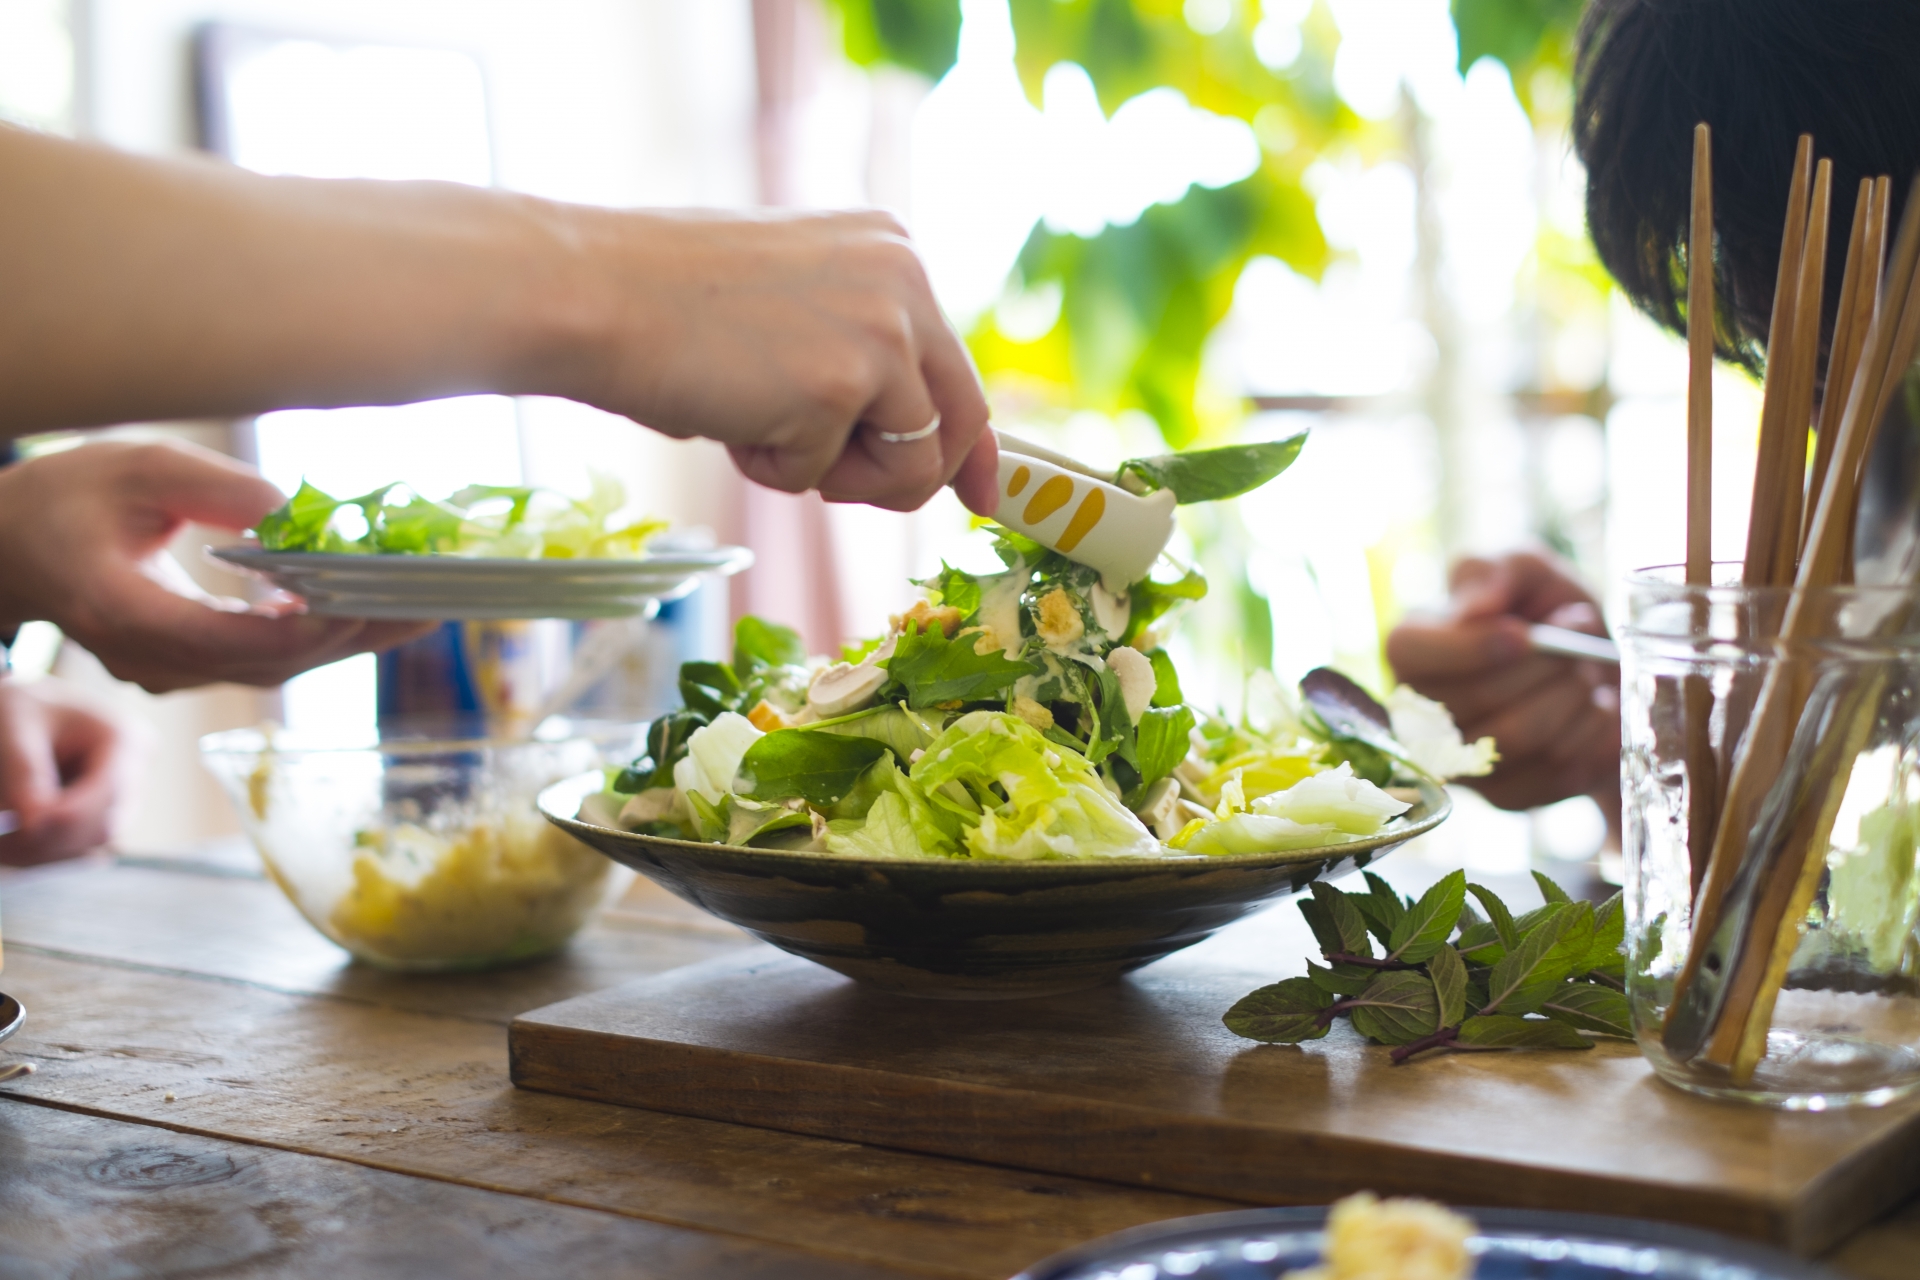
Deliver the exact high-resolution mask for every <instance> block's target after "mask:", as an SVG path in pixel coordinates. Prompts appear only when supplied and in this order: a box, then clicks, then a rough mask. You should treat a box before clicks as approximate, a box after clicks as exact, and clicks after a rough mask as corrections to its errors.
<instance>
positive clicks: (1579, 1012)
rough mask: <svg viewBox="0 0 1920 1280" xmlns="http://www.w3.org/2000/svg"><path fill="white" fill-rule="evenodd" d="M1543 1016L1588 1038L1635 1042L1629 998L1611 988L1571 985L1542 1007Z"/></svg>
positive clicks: (1545, 1002)
mask: <svg viewBox="0 0 1920 1280" xmlns="http://www.w3.org/2000/svg"><path fill="white" fill-rule="evenodd" d="M1540 1012H1541V1013H1544V1014H1545V1015H1547V1017H1549V1018H1552V1019H1553V1020H1554V1021H1556V1022H1564V1023H1566V1024H1567V1025H1568V1026H1570V1027H1573V1028H1576V1029H1577V1030H1580V1031H1584V1032H1586V1033H1587V1034H1588V1035H1592V1036H1618V1037H1619V1038H1620V1039H1622V1040H1631V1039H1633V1012H1632V1009H1631V1008H1630V1007H1629V1006H1628V1004H1627V998H1626V996H1624V995H1622V994H1621V993H1620V992H1618V991H1615V990H1613V989H1612V988H1611V987H1599V986H1595V985H1594V984H1592V983H1590V982H1569V983H1567V984H1565V985H1564V986H1561V987H1559V988H1558V989H1557V990H1555V991H1554V992H1553V994H1551V995H1549V996H1548V997H1547V998H1546V1000H1545V1001H1544V1002H1542V1003H1541V1005H1540Z"/></svg>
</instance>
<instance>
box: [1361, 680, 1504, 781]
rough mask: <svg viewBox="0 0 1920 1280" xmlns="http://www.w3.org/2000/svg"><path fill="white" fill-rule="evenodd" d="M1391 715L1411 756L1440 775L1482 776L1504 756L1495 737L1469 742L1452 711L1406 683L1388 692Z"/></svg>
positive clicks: (1397, 734) (1399, 739)
mask: <svg viewBox="0 0 1920 1280" xmlns="http://www.w3.org/2000/svg"><path fill="white" fill-rule="evenodd" d="M1387 716H1388V718H1389V719H1391V720H1392V721H1393V737H1394V740H1395V741H1396V742H1398V743H1399V744H1400V746H1401V747H1402V749H1404V750H1405V751H1406V753H1407V758H1408V759H1410V760H1412V761H1413V762H1414V763H1415V764H1417V765H1419V766H1420V767H1421V768H1422V769H1425V770H1426V771H1427V772H1428V773H1430V774H1432V775H1433V776H1434V777H1436V778H1482V777H1485V776H1486V775H1487V774H1489V773H1492V772H1493V766H1494V764H1495V763H1496V762H1498V761H1499V759H1500V753H1499V752H1498V751H1496V750H1495V749H1494V743H1493V739H1492V738H1482V739H1480V740H1479V741H1478V742H1474V743H1468V742H1467V741H1466V740H1465V739H1464V738H1462V737H1461V736H1460V726H1458V725H1456V724H1455V723H1454V722H1453V713H1452V712H1450V711H1448V710H1447V709H1446V707H1445V706H1444V705H1443V704H1441V703H1438V702H1435V701H1434V700H1433V699H1432V698H1423V697H1421V696H1420V695H1419V694H1417V693H1415V692H1414V691H1413V690H1412V689H1411V688H1409V687H1408V686H1406V685H1404V684H1403V685H1400V686H1398V687H1397V688H1395V689H1394V691H1393V692H1392V693H1390V694H1388V695H1387Z"/></svg>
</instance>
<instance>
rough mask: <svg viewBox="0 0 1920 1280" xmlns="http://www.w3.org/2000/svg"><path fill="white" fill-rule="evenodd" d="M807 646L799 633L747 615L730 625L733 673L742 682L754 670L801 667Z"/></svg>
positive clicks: (804, 660)
mask: <svg viewBox="0 0 1920 1280" xmlns="http://www.w3.org/2000/svg"><path fill="white" fill-rule="evenodd" d="M806 665H807V646H806V643H805V642H804V641H802V640H801V639H800V633H799V632H798V631H795V630H794V629H793V628H792V627H783V626H781V625H780V624H779V623H777V622H768V621H767V620H766V619H765V618H756V617H754V616H753V615H752V614H747V615H746V616H745V617H743V618H741V619H740V621H738V622H736V623H735V624H734V626H733V670H734V672H735V674H737V675H739V676H740V677H742V678H743V679H744V678H745V676H746V675H747V673H748V672H749V671H751V670H753V669H754V668H755V667H804V666H806Z"/></svg>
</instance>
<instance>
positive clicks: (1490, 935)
mask: <svg viewBox="0 0 1920 1280" xmlns="http://www.w3.org/2000/svg"><path fill="white" fill-rule="evenodd" d="M1453 945H1454V948H1455V949H1456V950H1458V951H1459V952H1460V958H1461V959H1463V960H1465V961H1467V962H1468V963H1469V964H1477V965H1495V964H1499V963H1500V961H1501V960H1502V959H1504V958H1505V957H1506V954H1507V949H1506V947H1504V946H1503V945H1501V942H1500V931H1499V930H1498V929H1497V928H1496V927H1495V926H1494V923H1493V921H1491V920H1481V921H1478V922H1477V923H1475V924H1471V925H1468V926H1467V927H1466V928H1465V929H1462V930H1461V931H1460V936H1459V937H1458V938H1456V939H1454V943H1453Z"/></svg>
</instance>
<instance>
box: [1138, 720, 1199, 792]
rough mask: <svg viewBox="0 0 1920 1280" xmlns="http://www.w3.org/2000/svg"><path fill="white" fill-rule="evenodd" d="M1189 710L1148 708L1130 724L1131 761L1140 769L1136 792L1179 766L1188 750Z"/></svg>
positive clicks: (1189, 732) (1190, 730)
mask: <svg viewBox="0 0 1920 1280" xmlns="http://www.w3.org/2000/svg"><path fill="white" fill-rule="evenodd" d="M1193 724H1194V719H1193V710H1192V708H1190V707H1149V708H1147V710H1146V711H1144V712H1142V713H1141V716H1140V723H1139V724H1138V725H1136V726H1135V727H1134V746H1133V760H1134V767H1135V768H1136V769H1138V770H1139V772H1140V782H1139V784H1138V787H1137V788H1136V789H1137V790H1138V791H1140V792H1143V793H1144V792H1145V791H1146V789H1147V788H1148V787H1150V786H1152V785H1153V784H1154V783H1156V782H1158V781H1160V779H1162V778H1164V777H1166V776H1167V775H1168V774H1170V773H1172V772H1173V771H1174V770H1175V769H1177V768H1179V767H1180V762H1181V761H1182V760H1185V759H1186V758H1187V752H1188V751H1190V750H1191V749H1192V743H1191V741H1190V740H1189V735H1190V734H1192V732H1193Z"/></svg>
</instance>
